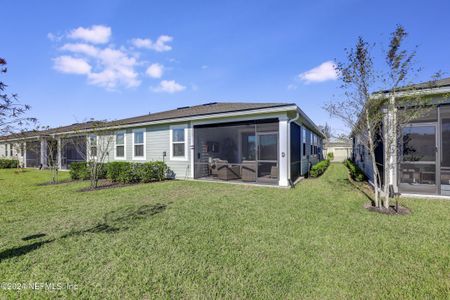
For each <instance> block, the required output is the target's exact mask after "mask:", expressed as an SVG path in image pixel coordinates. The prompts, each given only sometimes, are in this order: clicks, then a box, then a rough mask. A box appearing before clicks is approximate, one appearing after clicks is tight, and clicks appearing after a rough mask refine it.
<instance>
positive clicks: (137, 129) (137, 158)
mask: <svg viewBox="0 0 450 300" xmlns="http://www.w3.org/2000/svg"><path fill="white" fill-rule="evenodd" d="M136 132H142V133H143V135H144V141H143V142H144V143H143V145H144V153H143V154H144V156H134V146H135V144H134V134H135V133H136ZM146 133H147V129H146V128H135V129H133V133H132V135H131V142H132V143H131V145H132V149H131V154H132V155H131V157H132V159H133V160H146V156H147V153H146V152H147V147H146V140H147V139H146V135H147V134H146ZM138 145H142V144H138Z"/></svg>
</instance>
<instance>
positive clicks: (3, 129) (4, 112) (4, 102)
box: [0, 57, 37, 135]
mask: <svg viewBox="0 0 450 300" xmlns="http://www.w3.org/2000/svg"><path fill="white" fill-rule="evenodd" d="M6 64H7V63H6V60H5V59H4V58H1V57H0V73H1V74H6V73H7V71H8V68H7V67H6ZM7 87H8V85H7V84H6V83H4V82H3V81H1V80H0V135H7V134H11V133H15V132H17V131H20V130H23V129H24V126H26V125H31V124H34V123H36V121H37V120H36V118H31V117H27V116H26V112H27V111H29V110H30V109H31V107H30V106H29V105H27V104H21V103H20V102H19V98H18V95H17V94H15V93H13V94H9V93H8V92H7V91H6V88H7Z"/></svg>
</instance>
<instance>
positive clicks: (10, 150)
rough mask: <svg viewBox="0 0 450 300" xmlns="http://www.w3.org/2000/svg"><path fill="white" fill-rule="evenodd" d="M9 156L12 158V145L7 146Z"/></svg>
mask: <svg viewBox="0 0 450 300" xmlns="http://www.w3.org/2000/svg"><path fill="white" fill-rule="evenodd" d="M9 155H10V156H14V154H13V144H9Z"/></svg>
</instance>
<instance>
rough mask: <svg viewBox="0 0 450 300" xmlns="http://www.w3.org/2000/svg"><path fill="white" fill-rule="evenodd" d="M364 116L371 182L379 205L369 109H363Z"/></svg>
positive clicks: (376, 203)
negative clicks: (370, 161)
mask: <svg viewBox="0 0 450 300" xmlns="http://www.w3.org/2000/svg"><path fill="white" fill-rule="evenodd" d="M365 116H366V127H367V136H368V140H369V153H370V157H371V160H372V174H373V184H374V187H375V188H374V191H375V199H374V202H375V206H376V207H380V200H379V190H378V169H377V164H376V161H375V152H374V151H373V145H374V143H373V137H372V130H371V128H370V121H369V111H368V110H367V109H366V110H365Z"/></svg>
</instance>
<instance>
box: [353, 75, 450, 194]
mask: <svg viewBox="0 0 450 300" xmlns="http://www.w3.org/2000/svg"><path fill="white" fill-rule="evenodd" d="M412 90H413V92H414V93H422V94H423V95H426V96H427V97H430V98H428V99H431V101H429V102H428V101H427V103H431V105H430V106H429V107H430V108H431V109H430V111H429V112H427V114H426V115H424V116H421V117H420V118H417V119H415V120H414V121H412V122H410V123H408V124H401V130H400V131H401V132H399V133H398V134H400V136H399V137H400V138H399V139H396V140H398V141H401V142H399V143H398V144H396V145H395V148H396V149H397V150H396V151H397V153H398V154H397V155H395V156H396V157H395V159H394V161H393V163H392V166H393V167H392V168H386V167H385V165H386V164H385V161H384V159H385V157H386V151H387V149H385V147H384V145H383V143H379V144H378V145H377V147H376V151H375V157H376V165H377V167H378V170H379V172H380V177H381V182H382V184H383V185H384V184H386V182H384V181H385V180H384V178H389V182H387V184H389V185H392V186H393V187H394V190H398V192H400V193H401V194H403V195H416V194H418V195H429V196H450V97H449V95H450V78H445V79H441V80H437V81H433V82H432V83H431V82H424V83H419V84H415V85H413V86H408V87H407V88H405V89H400V90H399V96H400V97H403V96H405V97H407V96H408V93H412V92H411V91H412ZM388 92H389V91H382V92H378V93H377V96H379V95H382V94H387V93H388ZM384 113H385V122H387V116H388V112H387V111H386V110H385V111H384ZM383 128H384V129H383V133H382V134H384V135H388V134H390V132H389V130H387V126H383ZM353 160H354V161H355V162H356V164H357V165H358V166H359V167H360V168H361V169H362V170H363V171H364V173H365V174H366V175H367V177H368V178H369V180H370V181H372V180H373V178H372V177H373V176H372V160H371V158H370V154H369V153H368V151H367V148H366V141H362V140H361V138H360V136H358V135H354V136H353ZM387 172H389V173H387ZM388 175H389V176H388Z"/></svg>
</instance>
